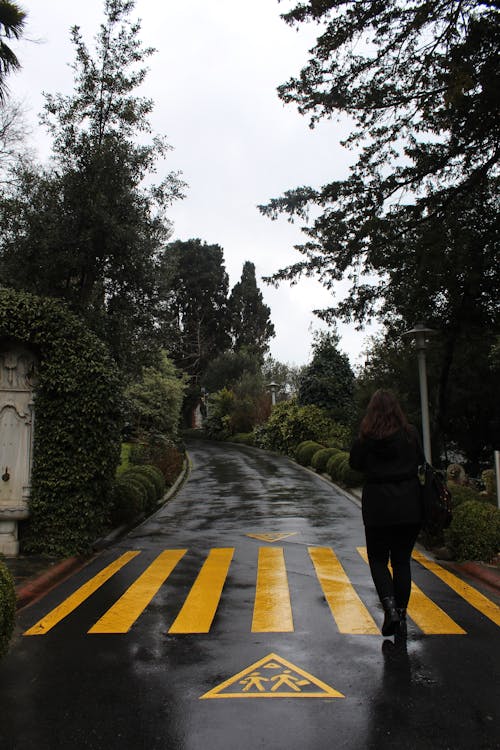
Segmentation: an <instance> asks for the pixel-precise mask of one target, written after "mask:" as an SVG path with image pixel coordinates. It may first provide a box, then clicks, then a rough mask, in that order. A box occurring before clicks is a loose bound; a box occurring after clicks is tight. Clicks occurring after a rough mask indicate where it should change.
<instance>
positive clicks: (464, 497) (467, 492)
mask: <svg viewBox="0 0 500 750" xmlns="http://www.w3.org/2000/svg"><path fill="white" fill-rule="evenodd" d="M447 486H448V489H449V490H450V492H451V502H452V505H453V507H454V508H456V507H458V506H459V505H461V504H462V503H464V502H467V501H469V500H477V501H480V500H481V497H480V495H479V492H478V490H476V489H474V487H468V486H467V485H466V484H455V483H454V482H448V485H447Z"/></svg>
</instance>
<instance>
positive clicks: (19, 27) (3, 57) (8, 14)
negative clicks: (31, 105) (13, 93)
mask: <svg viewBox="0 0 500 750" xmlns="http://www.w3.org/2000/svg"><path fill="white" fill-rule="evenodd" d="M25 22H26V13H25V12H24V11H23V10H21V7H20V6H19V5H18V4H17V3H13V2H11V1H10V0H2V3H0V40H1V42H0V105H1V106H3V105H4V103H5V99H6V96H7V84H6V83H5V78H6V77H7V76H8V75H9V73H11V72H13V71H14V70H17V69H18V68H20V67H21V65H20V63H19V60H18V59H17V56H16V55H15V53H14V51H13V50H12V49H11V47H10V46H8V45H7V44H6V43H5V39H20V38H21V36H22V34H23V30H24V25H25Z"/></svg>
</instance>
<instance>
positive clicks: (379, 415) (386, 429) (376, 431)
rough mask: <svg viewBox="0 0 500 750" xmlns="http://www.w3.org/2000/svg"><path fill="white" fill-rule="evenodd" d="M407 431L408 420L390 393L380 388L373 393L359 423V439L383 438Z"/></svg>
mask: <svg viewBox="0 0 500 750" xmlns="http://www.w3.org/2000/svg"><path fill="white" fill-rule="evenodd" d="M401 429H403V430H405V431H406V432H408V431H409V426H408V420H407V419H406V416H405V414H404V412H403V410H402V408H401V407H400V405H399V402H398V400H397V398H396V396H395V395H394V394H393V393H392V392H391V391H386V390H385V389H383V388H380V389H379V390H378V391H375V393H374V394H373V396H372V397H371V399H370V403H369V404H368V407H367V409H366V413H365V416H364V417H363V419H362V421H361V425H360V428H359V434H360V437H361V438H367V437H373V438H384V437H387V436H388V435H392V434H393V433H394V432H397V431H398V430H401Z"/></svg>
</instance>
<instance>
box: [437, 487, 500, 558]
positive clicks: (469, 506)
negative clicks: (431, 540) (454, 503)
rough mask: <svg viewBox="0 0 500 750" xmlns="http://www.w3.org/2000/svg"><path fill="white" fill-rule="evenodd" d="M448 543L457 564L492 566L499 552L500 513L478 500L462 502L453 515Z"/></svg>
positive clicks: (446, 533)
mask: <svg viewBox="0 0 500 750" xmlns="http://www.w3.org/2000/svg"><path fill="white" fill-rule="evenodd" d="M445 540H446V544H447V545H448V547H449V549H450V551H451V553H452V555H453V556H454V558H455V559H456V560H483V561H484V562H489V561H490V560H491V559H492V558H493V557H494V556H495V555H496V554H497V553H498V551H499V549H500V510H499V509H498V508H494V507H493V506H492V505H489V504H488V503H484V502H480V501H477V500H467V501H465V502H463V503H462V504H461V505H459V506H458V508H457V509H456V510H455V511H454V513H453V520H452V522H451V525H450V528H449V529H446V531H445Z"/></svg>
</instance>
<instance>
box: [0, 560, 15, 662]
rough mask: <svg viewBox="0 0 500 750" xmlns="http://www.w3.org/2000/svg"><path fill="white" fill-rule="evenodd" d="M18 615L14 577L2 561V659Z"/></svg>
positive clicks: (0, 643) (0, 637) (0, 617)
mask: <svg viewBox="0 0 500 750" xmlns="http://www.w3.org/2000/svg"><path fill="white" fill-rule="evenodd" d="M15 614H16V590H15V588H14V581H13V579H12V576H11V574H10V572H9V570H8V568H7V567H6V565H4V563H3V562H1V561H0V659H1V658H2V656H4V655H5V654H6V653H7V649H8V647H9V642H10V639H11V638H12V632H13V630H14V621H15Z"/></svg>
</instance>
